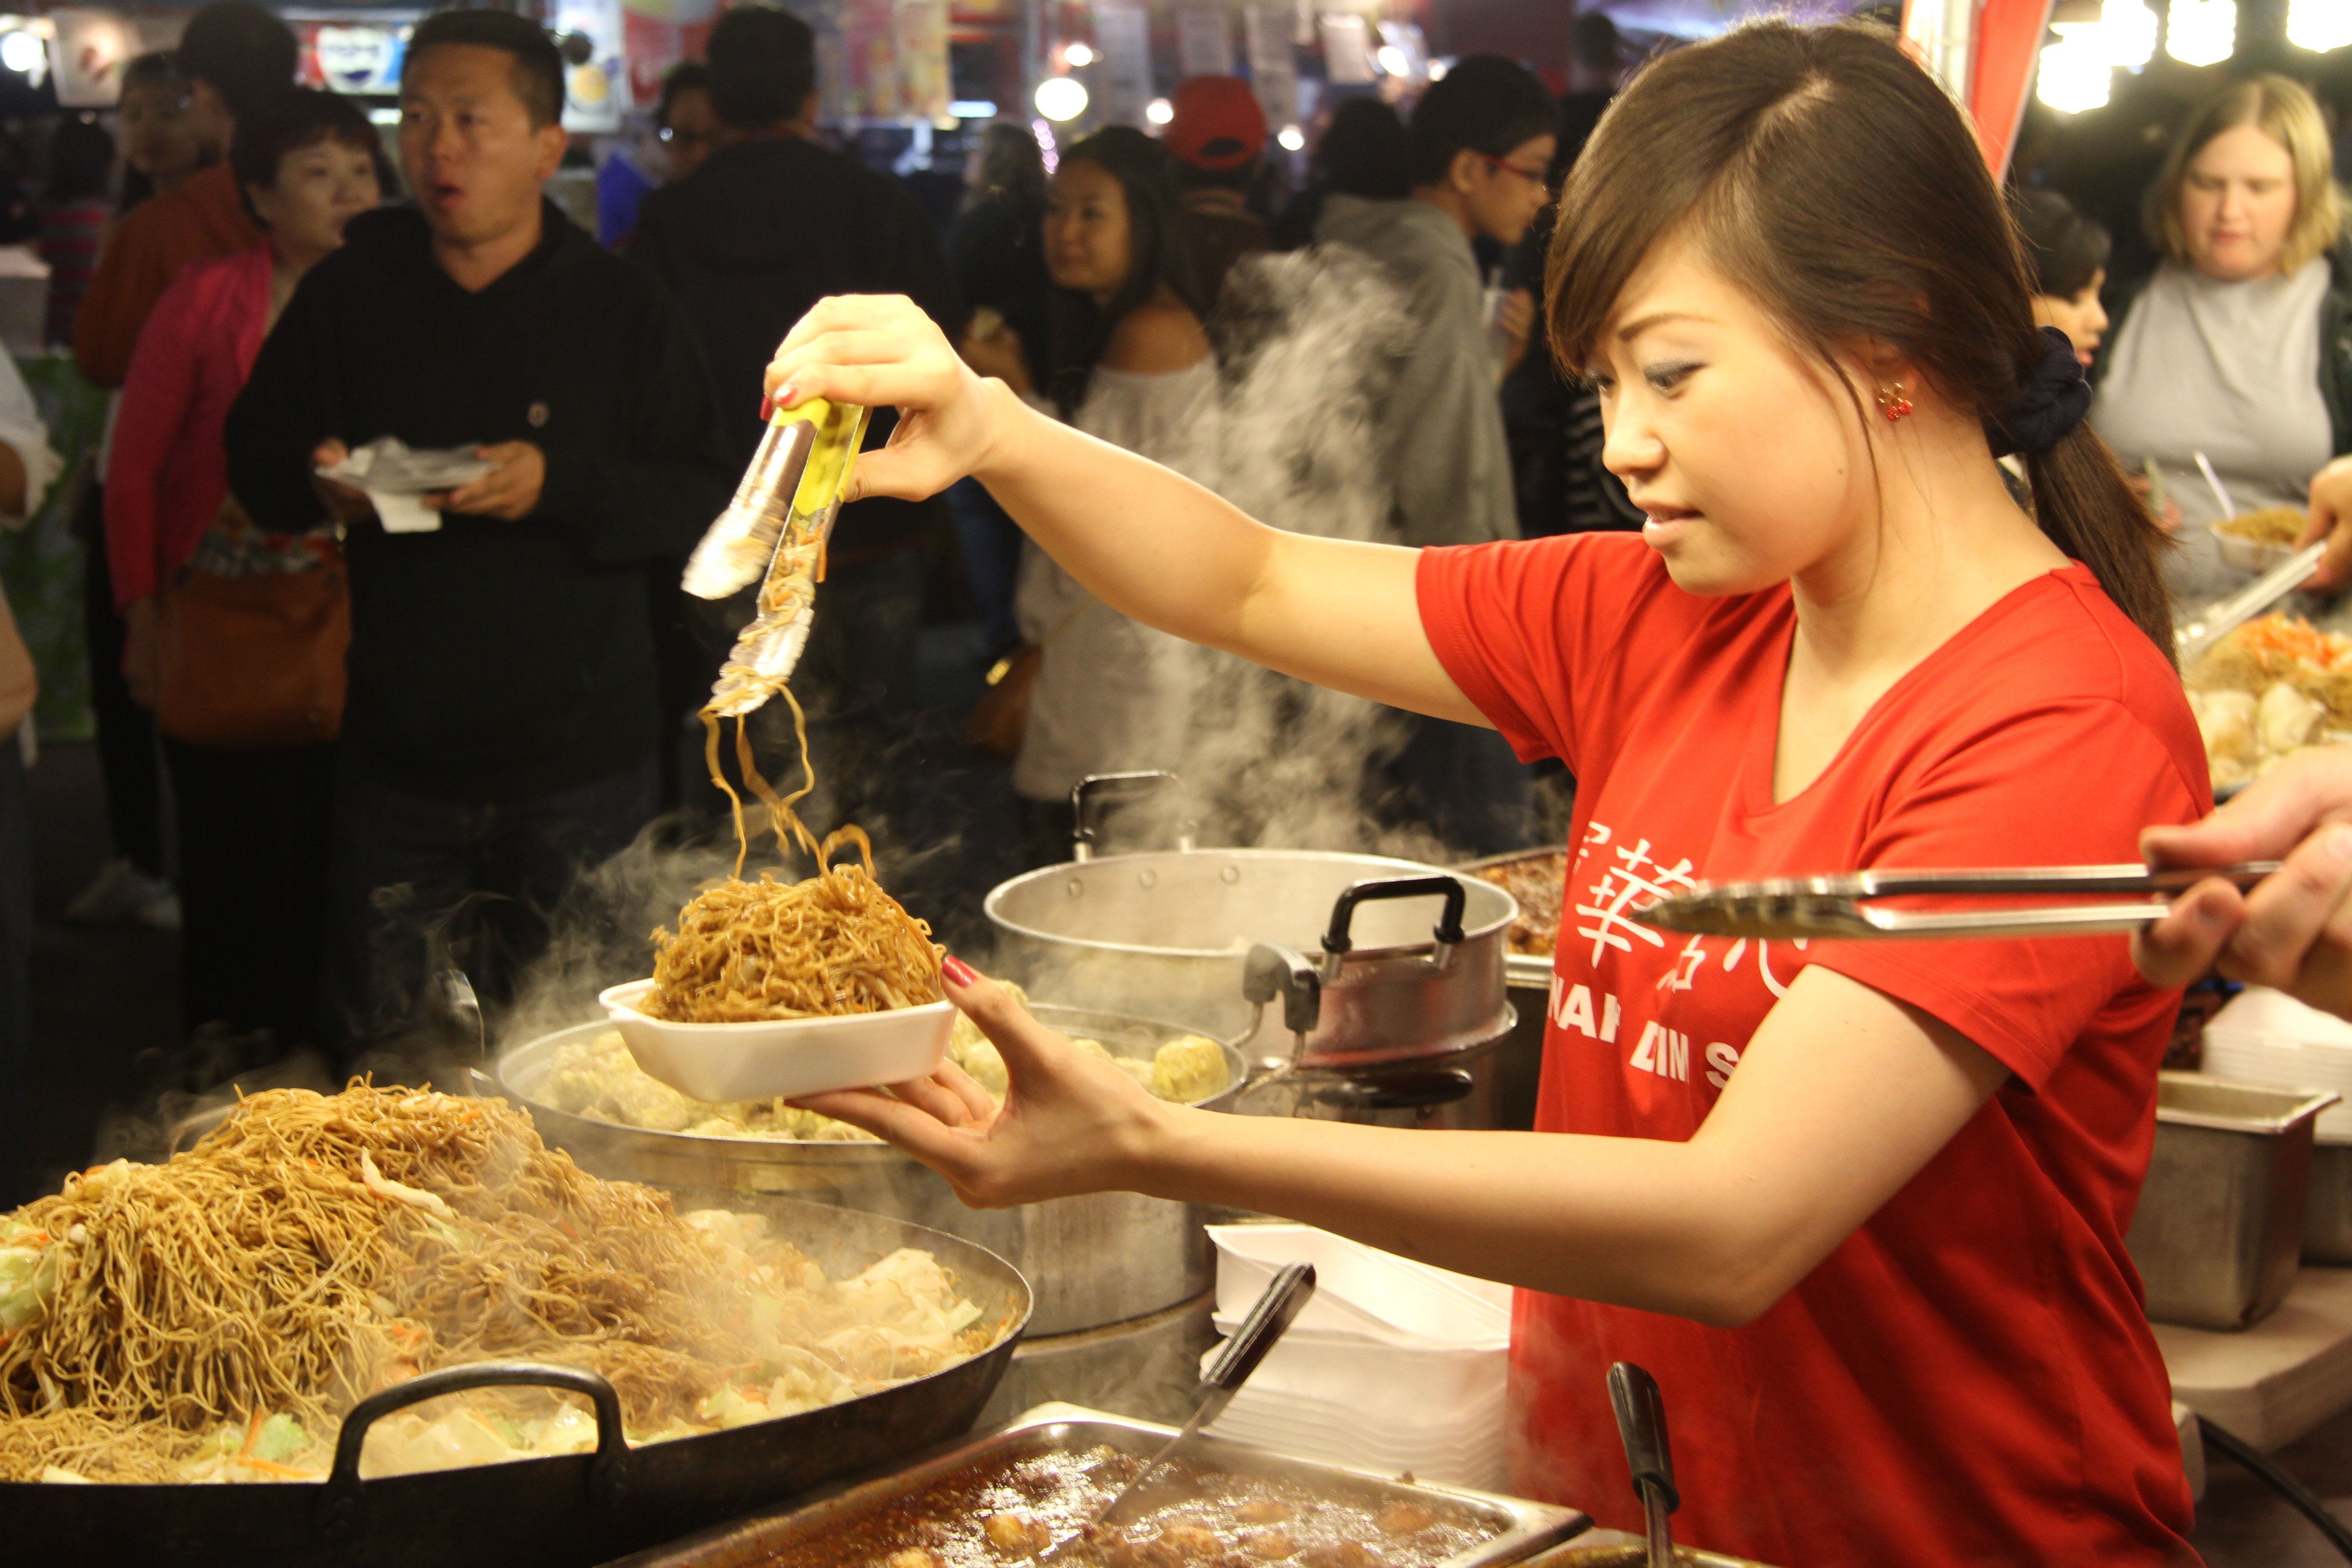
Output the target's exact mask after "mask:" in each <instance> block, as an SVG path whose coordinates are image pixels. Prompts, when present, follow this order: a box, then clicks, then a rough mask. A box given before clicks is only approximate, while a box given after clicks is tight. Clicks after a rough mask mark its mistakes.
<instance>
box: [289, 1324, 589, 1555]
mask: <svg viewBox="0 0 2352 1568" xmlns="http://www.w3.org/2000/svg"><path fill="white" fill-rule="evenodd" d="M503 1387H531V1388H560V1389H563V1390H565V1391H567V1392H569V1393H572V1394H586V1395H587V1396H588V1400H589V1403H590V1404H592V1405H594V1406H595V1407H596V1452H595V1453H594V1455H593V1457H591V1458H590V1459H589V1461H588V1495H589V1497H590V1499H591V1500H594V1501H596V1502H599V1503H604V1502H607V1501H609V1500H610V1499H611V1497H612V1495H613V1493H614V1490H615V1489H616V1487H617V1485H618V1483H619V1480H620V1468H619V1461H620V1459H621V1458H623V1457H624V1456H625V1455H626V1454H627V1453H628V1451H629V1445H628V1442H627V1439H626V1438H625V1437H624V1436H623V1435H622V1431H621V1396H620V1395H619V1394H615V1393H614V1391H613V1385H612V1384H609V1383H607V1382H605V1381H604V1378H603V1377H601V1376H599V1375H598V1374H597V1373H593V1372H588V1371H584V1370H583V1369H582V1368H580V1367H575V1366H550V1365H548V1364H546V1363H542V1362H528V1361H485V1362H472V1363H467V1365H464V1366H445V1367H441V1368H438V1369H437V1370H436V1371H433V1372H426V1373H418V1374H417V1375H416V1376H415V1377H412V1378H409V1379H407V1380H406V1381H404V1382H401V1383H395V1384H393V1385H392V1386H391V1387H390V1388H386V1389H380V1390H378V1391H377V1392H376V1393H374V1394H369V1395H368V1396H367V1397H366V1398H365V1399H362V1400H361V1401H360V1402H359V1403H358V1404H357V1405H352V1410H351V1414H350V1415H346V1416H344V1417H343V1428H342V1431H341V1433H340V1434H339V1435H338V1436H336V1438H335V1463H334V1467H333V1468H331V1469H330V1470H329V1471H328V1472H327V1483H326V1486H325V1487H324V1489H322V1495H321V1496H320V1499H319V1529H320V1533H322V1534H328V1535H333V1534H338V1533H341V1532H344V1531H349V1530H350V1529H351V1527H352V1524H353V1522H354V1521H356V1520H357V1519H358V1516H359V1501H360V1490H361V1489H362V1487H363V1486H365V1485H366V1483H365V1482H363V1481H362V1480H361V1479H360V1450H361V1449H362V1447H364V1446H365V1445H366V1443H367V1434H368V1428H369V1427H371V1426H374V1425H375V1424H376V1423H377V1422H378V1421H381V1420H382V1419H383V1417H385V1416H387V1415H392V1414H393V1413H394V1411H398V1410H404V1409H406V1408H407V1407H408V1406H410V1405H415V1404H417V1403H418V1402H420V1401H422V1400H426V1399H435V1398H438V1397H439V1396H440V1395H442V1394H462V1393H464V1392H465V1391H466V1390H467V1389H469V1388H503Z"/></svg>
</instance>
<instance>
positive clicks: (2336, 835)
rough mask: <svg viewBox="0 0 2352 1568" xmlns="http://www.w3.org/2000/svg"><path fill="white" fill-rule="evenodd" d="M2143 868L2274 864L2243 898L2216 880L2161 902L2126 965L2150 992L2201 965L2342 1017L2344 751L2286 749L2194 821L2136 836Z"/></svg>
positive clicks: (2348, 965) (2349, 804) (2350, 961)
mask: <svg viewBox="0 0 2352 1568" xmlns="http://www.w3.org/2000/svg"><path fill="white" fill-rule="evenodd" d="M2140 853H2141V854H2142V855H2144V856H2146V857H2147V862H2148V864H2149V865H2151V866H2226V865H2229V864H2231V862H2233V861H2238V860H2273V859H2281V858H2284V861H2285V864H2284V867H2283V868H2281V869H2280V870H2279V871H2278V872H2277V873H2275V874H2274V875H2273V876H2271V877H2268V878H2265V879H2263V881H2262V882H2261V883H2260V884H2259V885H2257V886H2256V887H2255V888H2254V889H2252V891H2250V892H2244V893H2241V892H2240V891H2239V890H2238V889H2236V888H2234V887H2232V886H2231V885H2230V884H2229V883H2227V882H2225V881H2222V880H2221V879H2219V878H2214V879H2208V880H2206V881H2203V882H2200V883H2198V884H2197V886H2195V887H2194V888H2191V889H2189V891H2188V892H2186V893H2183V894H2181V895H2180V897H2179V898H2177V899H2175V900H2173V901H2172V912H2171V913H2170V914H2169V915H2168V916H2166V917H2165V918H2164V919H2163V920H2162V921H2159V922H2158V923H2157V924H2155V925H2152V926H2150V927H2148V928H2147V930H2146V931H2142V932H2141V933H2140V934H2139V935H2137V936H2135V937H2134V938H2133V939H2132V962H2133V963H2137V965H2138V966H2139V971H2140V973H2142V974H2144V975H2146V976H2147V978H2148V979H2149V980H2150V981H2152V982H2153V983H2155V984H2158V985H2185V984H2189V982H2190V981H2192V980H2195V979H2196V978H2197V977H2198V976H2199V975H2200V974H2202V973H2205V972H2206V970H2208V969H2219V970H2220V971H2221V973H2222V974H2224V975H2226V976H2228V977H2229V978H2230V979H2231V980H2237V981H2242V982H2243V983H2245V984H2249V985H2269V986H2274V987H2276V988H2277V989H2278V990H2281V991H2284V992H2286V993H2288V994H2291V995H2294V996H2296V997H2299V998H2300V999H2302V1000H2303V1001H2305V1002H2307V1003H2309V1004H2310V1005H2312V1006H2315V1007H2323V1008H2326V1010H2327V1011H2328V1012H2331V1013H2335V1014H2337V1015H2339V1016H2345V1017H2352V908H2347V904H2346V895H2347V893H2352V746H2315V747H2312V748H2310V749H2308V750H2305V751H2301V752H2295V753H2294V754H2293V755H2292V756H2290V757H2288V758H2287V759H2286V760H2285V761H2284V762H2283V763H2279V765H2278V766H2276V767H2274V768H2273V769H2272V770H2271V771H2270V772H2269V773H2264V774H2263V776H2262V777H2260V778H2258V779H2256V780H2255V781H2254V782H2253V783H2252V784H2248V785H2247V786H2246V787H2245V788H2244V789H2243V790H2242V791H2240V792H2239V794H2238V795H2236V796H2235V797H2234V798H2232V799H2231V801H2230V802H2229V803H2228V804H2227V805H2223V806H2222V807H2221V809H2220V810H2218V811H2216V812H2215V813H2214V814H2213V815H2212V816H2209V817H2207V818H2206V819H2205V820H2204V821H2202V822H2200V823H2196V824H2193V825H2191V826H2187V827H2151V828H2148V829H2147V830H2146V831H2145V832H2143V833H2142V834H2141V835H2140Z"/></svg>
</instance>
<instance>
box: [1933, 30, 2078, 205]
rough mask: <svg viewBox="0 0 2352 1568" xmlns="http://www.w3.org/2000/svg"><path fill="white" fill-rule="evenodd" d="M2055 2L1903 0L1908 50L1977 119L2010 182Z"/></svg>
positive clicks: (1985, 144) (1987, 151) (1980, 138)
mask: <svg viewBox="0 0 2352 1568" xmlns="http://www.w3.org/2000/svg"><path fill="white" fill-rule="evenodd" d="M2052 5H2053V0H1974V3H1972V0H1905V4H1904V11H1903V40H1904V47H1906V48H1907V49H1908V50H1909V51H1910V52H1911V54H1912V56H1913V57H1914V58H1916V59H1917V60H1918V61H1919V62H1920V63H1921V64H1922V65H1924V66H1926V67H1927V68H1928V69H1929V70H1931V71H1933V72H1935V73H1936V76H1937V79H1938V80H1940V81H1941V82H1942V83H1943V84H1944V89H1945V90H1946V91H1947V92H1949V93H1950V94H1951V95H1952V96H1953V97H1954V98H1955V99H1957V100H1959V103H1960V105H1961V107H1963V108H1964V109H1966V110H1968V111H1969V118H1970V119H1971V120H1973V121H1975V123H1976V130H1977V144H1978V145H1979V147H1981V148H1982V149H1983V150H1984V156H1985V163H1986V164H1987V165H1988V166H1990V168H1991V170H1992V175H1993V178H1994V179H1996V180H2000V179H2005V178H2006V177H2007V176H2008V174H2009V160H2010V155H2011V153H2013V152H2014V151H2015V150H2016V144H2017V128H2018V125H2019V124H2020V122H2021V121H2023V119H2024V117H2025V99H2026V95H2027V94H2028V93H2029V92H2031V91H2032V89H2033V70H2034V66H2035V64H2036V62H2037V61H2038V60H2039V59H2040V58H2041V55H2042V39H2043V38H2044V37H2046V36H2047V35H2048V33H2049V28H2050V13H2051V9H2052Z"/></svg>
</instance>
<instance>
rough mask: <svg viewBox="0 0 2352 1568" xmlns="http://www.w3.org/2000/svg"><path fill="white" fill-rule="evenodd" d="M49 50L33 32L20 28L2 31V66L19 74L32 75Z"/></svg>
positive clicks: (0, 49) (0, 37)
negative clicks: (6, 31)
mask: <svg viewBox="0 0 2352 1568" xmlns="http://www.w3.org/2000/svg"><path fill="white" fill-rule="evenodd" d="M47 53H48V51H47V50H46V49H44V48H43V47H41V40H40V39H38V38H37V37H33V35H32V34H30V33H27V32H24V31H22V30H18V31H16V32H10V33H0V66H6V67H7V68H9V69H10V70H12V71H15V72H16V74H17V75H18V76H30V75H32V74H33V72H34V71H35V70H37V69H38V68H39V67H40V66H41V64H42V62H43V61H44V60H45V59H46V58H47Z"/></svg>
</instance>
